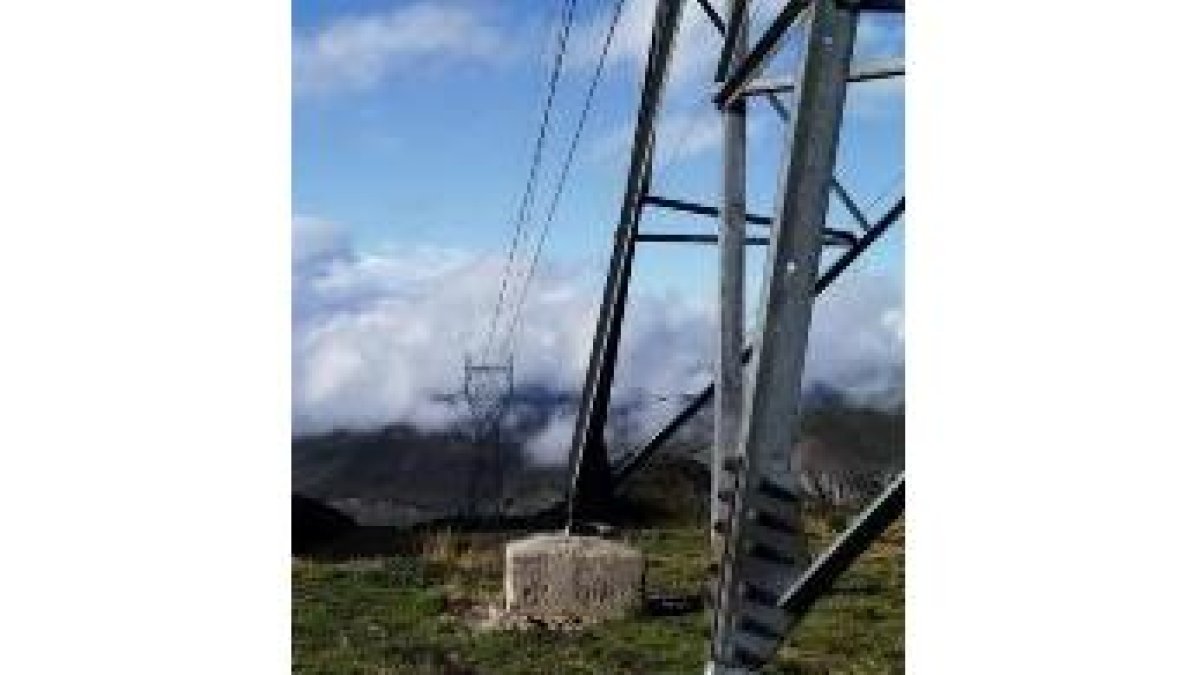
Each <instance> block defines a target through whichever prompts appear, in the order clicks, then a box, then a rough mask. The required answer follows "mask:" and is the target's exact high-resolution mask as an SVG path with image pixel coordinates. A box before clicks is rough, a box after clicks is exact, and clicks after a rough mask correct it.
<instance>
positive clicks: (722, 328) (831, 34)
mask: <svg viewBox="0 0 1200 675" xmlns="http://www.w3.org/2000/svg"><path fill="white" fill-rule="evenodd" d="M684 2H685V0H659V2H658V5H657V9H656V11H655V16H654V25H653V29H652V36H651V41H650V47H649V54H648V57H647V61H646V68H645V72H644V75H643V80H642V90H641V98H640V102H639V106H638V112H637V121H636V126H635V129H634V136H633V146H632V150H631V156H630V163H629V173H628V176H627V179H626V186H625V193H624V198H623V201H622V204H621V212H620V218H619V220H618V224H617V228H616V234H615V240H614V247H613V253H612V259H611V263H610V267H609V273H608V279H607V283H606V286H605V290H604V296H603V300H602V304H601V307H600V313H599V317H598V320H597V325H596V333H595V337H594V341H593V345H592V354H591V359H590V362H589V364H588V370H587V374H586V379H585V382H584V389H583V396H582V399H581V403H580V409H579V415H578V418H577V421H576V427H575V432H574V436H573V439H572V445H571V452H570V470H569V483H568V486H567V509H568V529H571V528H574V527H576V526H577V525H578V524H579V523H581V522H583V521H587V520H591V519H595V518H602V517H603V515H604V512H605V509H606V506H607V504H608V503H609V500H610V499H611V497H612V494H613V491H614V489H615V488H616V487H617V486H619V485H620V484H621V483H622V482H623V481H624V480H625V479H627V478H628V477H629V476H630V475H632V474H633V473H634V472H635V471H637V469H638V468H639V467H641V466H643V465H644V464H645V463H646V461H647V460H648V459H649V458H650V457H651V456H652V455H653V454H654V453H655V451H657V450H658V449H659V448H661V447H662V446H663V444H664V443H665V442H666V441H667V440H668V439H669V438H670V436H671V435H672V434H673V433H674V432H675V431H676V430H677V429H678V428H679V427H681V426H682V425H683V424H684V423H685V422H686V421H687V420H688V419H690V418H691V417H692V416H694V415H695V413H696V412H697V411H699V410H700V409H701V408H702V407H703V406H704V405H706V404H707V403H708V402H709V401H710V400H712V399H713V398H714V396H715V399H716V415H715V429H714V431H715V439H714V445H713V462H712V465H711V466H712V474H713V477H712V481H713V490H712V497H713V502H712V525H713V547H714V552H715V555H716V557H717V560H718V565H717V573H716V577H715V579H714V580H713V602H714V612H713V621H714V627H713V628H714V630H713V639H712V643H711V650H710V655H709V665H708V672H710V673H743V672H753V671H754V670H756V669H758V668H759V667H761V666H762V665H763V664H765V663H767V662H768V661H769V660H770V659H771V658H772V656H773V655H774V653H775V651H776V650H777V649H778V647H779V644H780V642H781V641H782V639H783V637H784V636H785V635H786V634H787V632H788V631H789V630H790V629H791V627H792V626H793V625H794V624H795V622H796V621H797V620H798V619H799V618H800V617H801V616H802V615H803V613H804V612H805V611H807V609H808V608H809V607H810V606H811V605H812V604H813V602H814V601H815V600H816V599H817V598H819V597H820V596H821V594H822V593H824V592H825V591H826V590H827V589H828V588H829V586H830V585H831V584H832V582H833V580H834V579H836V577H837V576H838V575H839V574H840V573H841V572H842V571H843V570H845V569H846V567H848V566H849V565H850V563H852V562H853V561H854V560H855V558H857V556H858V555H859V554H861V553H862V551H863V550H865V549H866V547H867V546H869V545H870V543H871V542H872V541H873V540H874V539H875V538H877V537H878V536H879V534H880V533H881V532H882V531H883V530H884V529H885V528H886V527H887V526H888V525H889V524H890V523H892V522H893V521H894V520H895V519H896V518H897V517H899V515H900V513H901V512H902V511H903V502H904V476H903V474H901V475H900V476H898V477H897V478H896V479H895V480H894V481H893V482H892V483H891V484H889V485H888V486H887V488H886V489H885V490H884V491H883V493H882V494H880V495H879V496H878V498H877V499H876V500H875V501H874V502H873V503H872V504H871V505H870V506H868V507H867V509H865V510H864V511H863V513H862V514H860V515H859V517H858V518H857V519H855V521H854V522H853V523H852V524H851V525H850V526H849V528H848V529H847V530H846V531H845V532H844V533H843V534H842V535H841V536H840V537H838V538H837V539H836V540H835V542H834V544H833V545H832V546H831V547H830V548H829V549H828V550H826V551H824V552H823V553H821V554H819V555H816V556H810V555H808V553H807V550H808V549H807V547H806V545H805V542H804V540H803V535H802V532H801V528H800V525H799V508H798V507H799V500H800V492H799V488H798V486H797V485H796V481H795V478H794V474H793V473H792V472H791V471H790V470H789V466H788V461H787V456H788V455H789V453H790V451H791V448H792V447H793V445H794V443H795V440H796V439H795V438H794V432H795V429H796V422H797V421H798V417H799V414H800V387H799V383H800V381H801V375H802V372H803V367H804V355H805V352H806V347H807V341H808V334H809V326H810V322H811V319H812V308H813V303H814V300H815V299H816V298H817V296H818V295H820V294H821V292H822V291H824V290H825V289H826V288H828V287H829V285H830V284H831V283H832V282H833V281H834V280H835V279H836V278H837V277H838V276H839V275H841V274H842V273H843V272H844V271H845V270H846V269H847V268H848V267H849V266H850V265H851V264H852V263H853V262H854V261H855V260H856V259H857V258H858V257H859V256H861V255H862V253H863V252H864V251H865V250H867V248H868V247H870V246H871V245H872V244H873V243H874V242H875V241H877V240H878V239H879V237H880V236H881V235H882V234H883V233H884V232H885V231H886V230H887V229H888V228H889V227H891V226H892V225H893V224H895V223H896V222H897V221H898V220H899V219H900V218H901V217H902V215H903V213H904V199H903V197H900V198H899V199H898V200H897V201H896V202H895V203H894V204H893V205H892V206H891V207H890V208H888V209H887V210H886V212H885V214H884V215H883V216H882V217H881V218H880V219H879V220H877V221H875V222H871V221H869V220H868V219H867V217H866V216H865V215H864V212H863V210H862V209H861V208H860V207H859V206H858V204H857V203H856V202H855V201H854V199H853V197H852V196H851V195H850V193H849V192H848V191H847V190H846V189H845V188H844V187H843V186H842V185H841V184H840V183H839V182H838V181H837V179H836V176H835V172H834V168H835V165H836V160H837V148H838V141H839V138H840V134H841V127H842V117H843V112H844V108H845V102H846V94H847V89H848V86H849V85H851V84H852V83H854V82H862V81H868V80H874V79H881V78H887V77H896V76H902V75H903V73H904V67H903V64H902V63H897V62H895V61H887V62H880V63H856V62H855V61H854V60H853V51H854V42H855V34H856V29H857V26H858V21H859V18H860V15H861V14H862V13H863V12H903V10H904V3H903V2H902V1H898V0H892V1H888V0H873V1H871V0H862V1H857V2H856V1H853V0H789V1H788V2H786V3H784V5H783V7H782V8H781V9H780V10H779V12H778V14H777V15H776V16H775V17H774V18H773V19H772V20H771V21H769V22H768V24H767V27H766V28H765V30H763V32H762V34H761V35H760V36H758V38H757V40H755V41H754V42H753V43H752V44H751V43H750V40H749V37H750V36H749V27H748V25H749V22H750V19H749V8H748V5H749V2H748V0H727V2H726V6H725V8H724V9H725V10H726V11H725V14H724V15H722V14H721V13H720V12H719V11H718V10H717V9H716V8H714V7H713V6H712V5H711V4H710V3H709V2H708V1H707V0H696V2H698V3H699V5H700V7H701V8H702V9H703V10H704V13H705V14H706V15H707V16H708V17H709V19H710V20H711V21H712V23H713V25H714V27H715V28H716V29H717V30H718V31H720V32H721V33H722V34H723V35H724V40H723V43H722V48H721V52H720V55H719V58H718V62H717V63H718V65H717V73H716V81H717V89H716V94H715V96H714V97H713V101H714V104H715V105H716V107H717V109H718V110H719V111H720V112H721V115H722V120H723V126H724V142H723V181H722V185H723V189H722V195H721V200H720V206H708V205H703V204H695V203H690V202H686V201H682V200H678V199H672V198H669V197H664V196H660V195H654V194H652V193H651V187H652V181H651V178H652V174H653V167H652V164H653V154H654V143H655V124H656V119H657V117H658V113H659V110H660V108H661V106H662V98H663V91H664V88H665V85H666V79H667V78H666V75H667V70H668V66H669V64H670V59H671V52H672V48H673V46H674V42H675V39H676V36H677V34H678V32H679V22H680V15H681V12H682V9H683V5H684ZM801 24H802V25H804V27H805V29H806V30H805V32H804V34H805V39H804V43H803V46H802V48H801V50H800V57H799V62H798V63H797V64H796V68H795V75H794V77H792V78H789V79H786V80H778V79H765V78H762V77H760V75H761V74H762V73H763V72H764V69H765V67H766V65H767V64H768V62H769V61H770V60H771V59H772V58H774V56H775V54H776V52H778V51H779V49H780V47H781V45H782V43H783V41H784V38H785V36H786V35H787V33H788V32H789V30H791V29H792V28H793V27H795V26H797V25H801ZM752 96H764V97H766V98H767V100H768V102H769V103H770V104H771V106H772V108H773V109H774V110H775V112H776V113H778V115H779V116H780V117H782V118H783V120H784V122H785V123H786V124H787V125H788V131H787V134H786V135H785V143H786V152H785V155H784V161H783V163H782V166H781V169H780V175H779V176H778V182H777V185H778V186H779V187H778V192H777V194H776V201H775V206H774V212H773V213H772V214H771V215H770V216H762V215H755V214H749V213H746V207H745V202H746V196H745V190H746V116H747V106H746V100H747V98H748V97H752ZM781 96H786V97H787V98H790V99H791V105H788V102H787V101H786V100H784V99H783V98H781ZM831 198H836V199H837V200H839V201H840V202H841V203H842V204H843V205H844V206H845V207H846V209H847V211H848V212H849V213H850V214H851V215H852V216H853V217H854V219H855V220H856V221H858V224H859V226H860V230H859V231H846V230H838V229H833V228H829V227H826V224H825V217H826V213H827V211H828V207H829V204H830V200H831ZM646 208H663V209H672V210H675V211H679V212H683V213H689V214H693V215H699V216H707V217H715V218H718V219H719V221H720V227H719V229H718V231H717V233H716V234H694V235H671V234H653V233H642V232H639V224H640V221H641V216H642V213H643V211H644V210H645V209H646ZM747 223H751V224H758V225H767V226H769V227H770V236H769V237H761V236H758V237H748V236H747V235H746V224H747ZM639 242H682V243H713V244H717V246H718V248H719V257H720V265H719V268H720V274H721V279H720V285H719V289H720V290H719V293H720V313H719V334H718V358H717V367H716V370H715V372H716V381H715V382H714V383H713V384H712V385H710V386H709V387H707V388H706V389H704V390H703V391H701V392H700V393H699V395H698V396H696V397H694V398H693V399H692V401H691V403H690V404H689V405H688V406H687V407H686V408H685V409H684V410H682V411H680V413H679V414H677V415H676V416H675V418H673V419H672V420H671V421H670V422H669V423H668V424H667V425H665V426H664V427H663V428H662V429H661V430H660V431H659V432H658V433H657V434H655V435H654V436H653V437H652V438H651V439H650V440H649V442H647V443H646V444H645V445H644V446H642V447H641V448H640V449H638V450H636V451H634V452H632V453H630V454H629V455H627V456H626V457H625V458H623V459H622V460H621V461H620V462H619V463H618V464H617V465H616V466H615V467H613V466H611V465H610V462H609V457H608V452H607V449H606V448H605V445H604V440H603V431H604V427H605V424H606V422H607V419H608V409H609V401H610V394H611V389H612V383H613V375H614V372H615V368H616V362H617V353H618V347H619V344H620V339H621V326H622V320H623V317H624V312H625V304H626V297H627V294H628V290H629V282H630V278H631V275H632V270H633V261H634V253H635V251H636V248H637V244H638V243H639ZM759 244H765V245H767V246H768V247H769V248H768V253H767V266H768V269H767V271H766V277H765V283H764V289H763V293H762V296H761V299H760V302H761V306H760V309H759V326H758V331H757V335H756V339H755V341H754V344H753V345H745V344H743V337H742V335H743V325H742V316H743V308H742V297H743V290H744V251H745V248H744V247H745V246H746V245H759ZM827 247H836V248H838V249H839V250H840V255H839V256H838V257H837V259H836V260H835V261H834V263H833V264H832V265H831V266H829V267H828V269H826V270H825V271H824V272H823V273H822V272H821V270H820V259H821V253H822V251H823V250H824V249H825V248H827Z"/></svg>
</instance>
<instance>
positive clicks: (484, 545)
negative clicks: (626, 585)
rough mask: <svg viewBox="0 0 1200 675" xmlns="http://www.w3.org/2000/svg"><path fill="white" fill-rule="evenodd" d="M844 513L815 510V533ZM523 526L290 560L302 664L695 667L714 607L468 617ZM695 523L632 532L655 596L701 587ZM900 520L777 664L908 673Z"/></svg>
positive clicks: (370, 668)
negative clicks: (475, 622) (529, 618)
mask: <svg viewBox="0 0 1200 675" xmlns="http://www.w3.org/2000/svg"><path fill="white" fill-rule="evenodd" d="M843 519H844V514H832V515H820V514H810V515H809V516H808V517H806V520H805V522H806V527H807V528H808V530H809V531H810V534H811V535H812V536H813V537H815V538H816V539H817V540H818V541H820V542H826V541H828V540H829V539H830V538H831V537H832V536H833V531H832V529H831V527H830V522H831V521H834V520H836V521H841V520H843ZM519 535H520V533H512V532H510V533H454V532H452V531H449V530H441V531H432V532H425V533H415V532H414V533H408V534H405V533H401V532H399V531H393V533H392V535H391V536H392V537H393V540H392V541H391V542H390V544H391V545H392V546H391V548H392V552H391V553H389V554H386V555H377V556H373V557H365V558H349V559H345V558H342V557H339V559H326V560H313V559H310V560H304V561H297V562H296V563H295V564H294V565H293V572H292V580H293V661H294V671H295V672H296V673H310V674H316V673H328V674H331V675H332V674H342V673H346V674H356V673H361V674H364V675H366V674H371V675H384V674H391V673H396V674H399V673H426V674H429V675H433V674H439V675H447V674H456V673H457V674H460V675H465V674H476V675H483V674H487V675H509V674H511V675H516V674H518V673H520V674H540V673H551V672H553V673H556V674H562V675H567V674H571V673H580V674H582V673H594V674H597V675H600V674H603V675H611V674H614V673H648V674H649V673H653V674H660V673H661V674H666V673H687V674H689V675H697V674H699V673H700V672H701V668H702V664H703V662H704V659H705V649H706V644H707V633H708V629H709V620H710V619H709V613H708V612H707V611H703V612H695V613H692V614H689V615H684V616H675V617H650V616H642V617H638V618H634V619H630V620H626V621H621V622H615V623H608V624H603V625H600V626H595V627H592V628H587V629H583V630H579V631H577V632H572V633H567V634H564V633H552V632H545V631H526V632H521V631H505V632H499V631H493V632H486V631H481V630H479V629H476V628H473V627H472V625H471V617H472V616H473V615H474V614H475V613H477V612H478V611H479V608H480V607H481V606H482V605H483V604H485V603H488V602H498V601H499V599H500V597H501V587H500V584H501V574H502V557H501V556H502V547H503V542H504V541H507V540H508V539H511V538H513V537H515V536H519ZM705 536H706V535H705V532H704V530H703V529H702V527H700V526H699V525H698V524H696V523H694V522H692V523H685V522H679V521H678V520H675V521H674V522H668V523H665V524H662V525H660V526H656V527H652V528H643V529H631V530H626V531H625V533H624V534H623V535H622V538H624V539H626V540H627V541H630V542H631V543H633V544H635V545H636V546H638V547H639V548H640V549H641V550H642V551H644V552H645V553H646V555H647V560H648V570H647V589H648V591H649V592H650V593H651V594H654V593H669V594H683V595H687V594H696V593H699V592H700V591H701V589H702V588H703V585H704V581H705V567H706V566H707V563H708V558H707V540H706V539H705ZM903 538H904V534H903V523H902V522H901V523H897V524H896V525H895V526H893V527H892V529H891V530H890V531H889V532H888V533H887V535H886V536H885V537H884V539H883V540H882V541H881V542H879V543H877V544H876V545H875V546H874V547H873V548H872V549H871V550H870V551H869V552H868V554H867V555H865V556H864V557H863V559H861V560H859V561H858V563H856V565H855V566H854V567H853V568H852V569H851V570H849V571H848V572H847V573H846V575H845V576H844V577H843V578H842V579H841V580H840V582H839V583H838V585H837V589H836V592H835V593H834V594H833V595H831V596H830V597H828V598H826V599H824V600H822V602H821V603H820V604H819V605H818V606H817V608H816V609H815V610H814V611H813V612H812V613H811V614H810V615H809V616H808V617H807V618H806V619H805V620H804V621H803V622H802V623H801V624H800V625H799V626H798V627H797V628H796V630H794V631H793V633H792V634H791V637H790V640H789V641H788V643H787V644H786V645H785V647H784V648H783V649H782V650H781V652H780V655H779V658H777V659H776V661H775V662H774V663H773V664H772V667H771V668H770V669H769V670H767V671H766V672H770V673H900V672H903V660H904V647H903V616H904V609H903V574H904V572H903V560H904V557H903Z"/></svg>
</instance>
